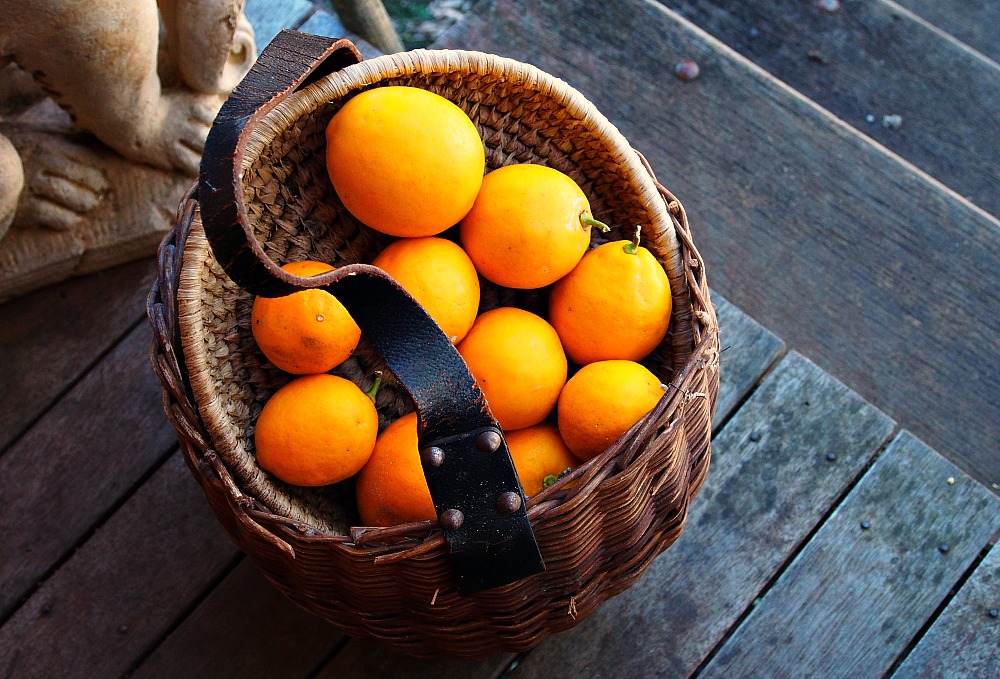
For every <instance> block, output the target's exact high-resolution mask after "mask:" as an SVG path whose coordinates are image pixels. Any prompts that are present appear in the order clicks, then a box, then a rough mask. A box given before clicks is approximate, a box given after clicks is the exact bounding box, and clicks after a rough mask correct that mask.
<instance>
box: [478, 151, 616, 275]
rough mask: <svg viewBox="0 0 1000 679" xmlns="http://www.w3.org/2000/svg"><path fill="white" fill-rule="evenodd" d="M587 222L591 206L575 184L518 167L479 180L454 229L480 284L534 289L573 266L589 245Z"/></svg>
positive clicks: (541, 169)
mask: <svg viewBox="0 0 1000 679" xmlns="http://www.w3.org/2000/svg"><path fill="white" fill-rule="evenodd" d="M592 220H593V218H592V217H591V215H590V203H589V202H588V201H587V197H586V196H585V195H584V193H583V191H582V190H581V189H580V187H579V186H578V185H577V183H576V182H575V181H573V180H572V179H571V178H570V177H568V176H567V175H565V174H563V173H562V172H559V171H558V170H555V169H553V168H550V167H545V166H543V165H531V164H522V165H507V166H505V167H501V168H499V169H497V170H493V171H492V172H490V173H489V174H487V175H486V177H484V178H483V185H482V188H480V190H479V195H478V196H477V197H476V202H475V204H473V206H472V209H471V210H469V213H468V214H467V215H465V218H464V219H462V223H461V226H460V227H459V228H460V235H461V240H462V246H463V247H464V248H465V250H466V252H468V253H469V257H470V258H471V259H472V261H473V263H475V265H476V269H478V270H479V273H481V274H482V275H483V277H484V278H486V279H487V280H490V281H493V282H494V283H496V284H498V285H503V286H505V287H508V288H518V289H533V288H540V287H543V286H546V285H549V284H550V283H554V282H555V281H557V280H558V279H560V278H562V277H563V276H565V275H566V274H568V273H569V272H570V271H571V270H572V269H573V267H574V266H576V264H577V262H579V261H580V258H581V257H583V253H585V252H586V251H587V248H588V247H589V245H590V228H591V227H590V225H589V224H588V223H585V222H588V221H591V222H592ZM596 223H599V222H596ZM602 226H603V225H602ZM605 228H607V227H605Z"/></svg>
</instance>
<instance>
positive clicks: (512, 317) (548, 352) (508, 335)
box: [457, 307, 567, 431]
mask: <svg viewBox="0 0 1000 679" xmlns="http://www.w3.org/2000/svg"><path fill="white" fill-rule="evenodd" d="M457 348H458V352H459V353H460V354H461V355H462V358H464V359H465V362H466V364H467V365H468V366H469V370H470V371H471V372H472V376H473V377H475V378H476V382H477V383H478V384H479V388H480V389H482V390H483V394H485V395H486V401H487V403H489V405H490V410H492V412H493V416H494V417H496V418H497V421H498V422H499V423H500V426H501V427H503V428H504V429H505V430H509V431H513V430H515V429H523V428H524V427H530V426H531V425H533V424H538V423H539V422H541V421H542V420H544V419H545V418H546V417H547V416H548V414H549V413H550V412H552V409H553V408H554V407H555V405H556V401H557V400H558V398H559V391H560V390H561V389H562V387H563V384H565V383H566V370H567V362H566V354H565V353H564V352H563V349H562V345H560V344H559V336H558V335H557V334H556V331H555V330H554V329H553V328H552V326H551V325H549V324H548V322H547V321H546V320H545V319H543V318H542V317H541V316H537V315H535V314H533V313H531V312H530V311H525V310H523V309H518V308H515V307H499V308H497V309H493V310H491V311H487V312H485V313H483V314H480V316H479V317H478V318H477V319H476V322H475V323H474V324H473V325H472V329H471V330H469V334H468V335H466V336H465V339H464V340H462V341H461V342H460V343H459V345H458V347H457Z"/></svg>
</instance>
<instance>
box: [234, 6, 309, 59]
mask: <svg viewBox="0 0 1000 679" xmlns="http://www.w3.org/2000/svg"><path fill="white" fill-rule="evenodd" d="M315 9H316V8H315V5H313V3H311V2H310V1H309V0H246V5H245V6H244V8H243V13H244V15H246V18H247V19H248V20H249V21H250V25H251V26H253V34H254V40H255V41H256V42H257V51H258V52H259V51H260V50H262V49H264V47H265V46H266V45H267V44H268V43H269V42H271V41H272V40H274V36H276V35H278V33H280V32H281V29H282V28H298V27H299V25H300V24H301V23H302V22H303V21H305V20H306V17H308V16H309V15H310V14H312V13H313V11H315Z"/></svg>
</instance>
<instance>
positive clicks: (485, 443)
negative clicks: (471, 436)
mask: <svg viewBox="0 0 1000 679" xmlns="http://www.w3.org/2000/svg"><path fill="white" fill-rule="evenodd" d="M502 442H503V439H502V438H500V432H498V431H497V430H496V429H487V430H486V431H484V432H483V433H482V434H480V435H479V436H477V437H476V448H478V449H479V450H481V451H482V452H484V453H495V452H496V451H497V450H499V448H500V444H501V443H502Z"/></svg>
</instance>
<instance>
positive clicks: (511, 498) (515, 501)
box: [497, 490, 521, 514]
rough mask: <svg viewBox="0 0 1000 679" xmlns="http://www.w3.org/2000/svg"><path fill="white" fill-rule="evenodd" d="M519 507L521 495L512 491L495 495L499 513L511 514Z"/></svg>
mask: <svg viewBox="0 0 1000 679" xmlns="http://www.w3.org/2000/svg"><path fill="white" fill-rule="evenodd" d="M520 508H521V496H520V495H518V494H517V493H515V492H513V491H510V490H508V491H506V492H504V493H500V495H499V496H497V509H498V510H499V511H500V513H501V514H513V513H514V512H516V511H517V510H518V509H520Z"/></svg>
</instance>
